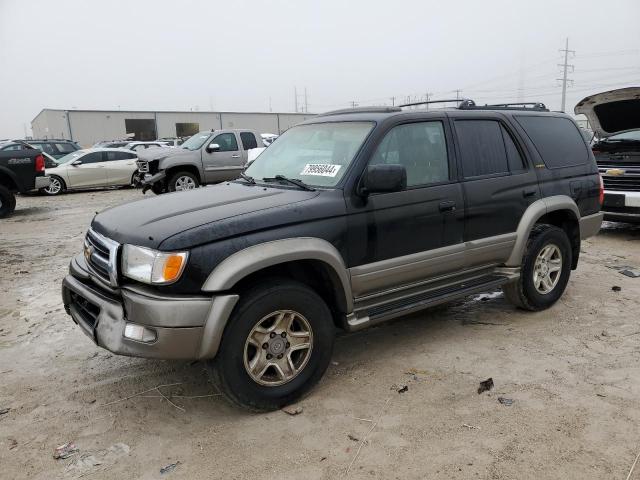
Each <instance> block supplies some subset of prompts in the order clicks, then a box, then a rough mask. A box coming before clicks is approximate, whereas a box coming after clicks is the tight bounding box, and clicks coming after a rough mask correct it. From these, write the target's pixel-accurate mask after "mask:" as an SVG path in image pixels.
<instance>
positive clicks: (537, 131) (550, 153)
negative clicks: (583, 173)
mask: <svg viewBox="0 0 640 480" xmlns="http://www.w3.org/2000/svg"><path fill="white" fill-rule="evenodd" d="M515 118H516V120H517V122H518V123H519V124H520V125H521V126H522V128H524V130H525V132H526V133H527V135H528V136H529V138H530V139H531V141H532V142H533V144H534V145H535V147H536V150H538V153H539V154H540V156H541V157H542V161H543V162H544V164H545V165H546V166H547V168H563V167H572V166H577V165H584V164H586V163H587V162H588V161H589V151H588V150H587V145H586V143H585V141H584V138H582V135H581V134H580V131H579V130H578V127H577V126H576V125H575V123H573V122H572V121H571V120H569V119H568V118H563V117H546V116H533V115H517V116H516V117H515Z"/></svg>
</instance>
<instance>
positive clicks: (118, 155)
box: [104, 152, 135, 162]
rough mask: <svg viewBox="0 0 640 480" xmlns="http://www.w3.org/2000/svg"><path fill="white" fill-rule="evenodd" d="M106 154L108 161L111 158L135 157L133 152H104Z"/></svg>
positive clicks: (126, 158)
mask: <svg viewBox="0 0 640 480" xmlns="http://www.w3.org/2000/svg"><path fill="white" fill-rule="evenodd" d="M104 153H105V154H106V161H107V162H110V161H112V160H128V159H130V158H135V154H133V153H127V152H104Z"/></svg>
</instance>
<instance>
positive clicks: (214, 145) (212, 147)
mask: <svg viewBox="0 0 640 480" xmlns="http://www.w3.org/2000/svg"><path fill="white" fill-rule="evenodd" d="M219 150H220V145H218V144H217V143H210V144H209V145H207V152H208V153H213V152H217V151H219Z"/></svg>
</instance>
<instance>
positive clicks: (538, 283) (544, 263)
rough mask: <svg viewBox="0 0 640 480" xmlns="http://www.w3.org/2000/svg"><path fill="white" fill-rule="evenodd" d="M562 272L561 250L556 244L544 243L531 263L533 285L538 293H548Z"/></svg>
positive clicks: (554, 286)
mask: <svg viewBox="0 0 640 480" xmlns="http://www.w3.org/2000/svg"><path fill="white" fill-rule="evenodd" d="M561 274H562V252H561V251H560V248H559V247H558V246H557V245H554V244H552V243H551V244H549V245H546V246H545V247H544V248H543V249H542V250H540V253H539V254H538V256H537V257H536V261H535V263H534V264H533V286H534V287H535V288H536V290H537V291H538V293H541V294H543V295H546V294H547V293H550V292H551V291H552V290H553V289H554V288H556V285H557V284H558V281H559V280H560V275H561Z"/></svg>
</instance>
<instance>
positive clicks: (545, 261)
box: [502, 224, 572, 311]
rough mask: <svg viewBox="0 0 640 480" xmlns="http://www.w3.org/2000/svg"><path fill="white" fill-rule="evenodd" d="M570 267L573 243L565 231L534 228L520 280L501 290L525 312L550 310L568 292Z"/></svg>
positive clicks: (540, 226) (524, 257)
mask: <svg viewBox="0 0 640 480" xmlns="http://www.w3.org/2000/svg"><path fill="white" fill-rule="evenodd" d="M571 263H572V250H571V243H570V242H569V238H568V237H567V234H566V233H565V232H564V230H562V229H560V228H558V227H554V226H552V225H546V224H541V225H535V226H534V228H533V230H532V231H531V235H529V240H528V241H527V247H526V249H525V252H524V255H523V256H522V266H521V269H520V278H518V280H517V281H516V282H513V283H509V284H507V285H504V286H503V287H502V291H503V292H504V296H505V297H506V299H507V300H509V302H511V303H512V304H513V305H515V306H516V307H519V308H522V309H524V310H530V311H539V310H544V309H546V308H549V307H550V306H551V305H553V304H554V303H556V302H557V301H558V299H559V298H560V297H561V296H562V294H563V293H564V291H565V289H566V288H567V283H568V282H569V275H570V274H571Z"/></svg>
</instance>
